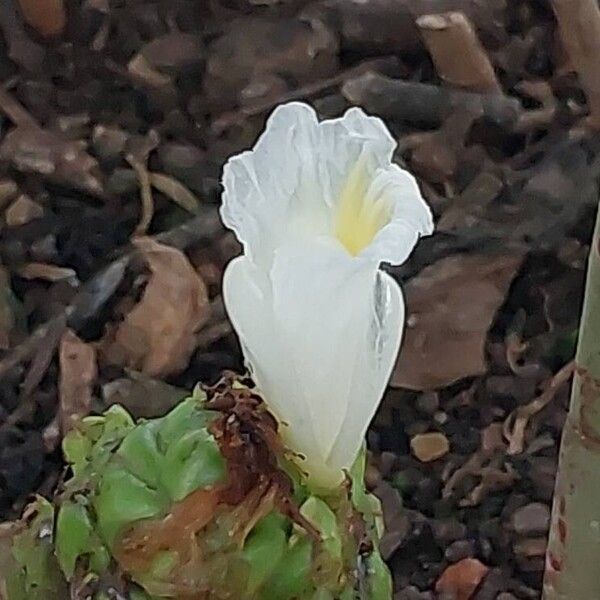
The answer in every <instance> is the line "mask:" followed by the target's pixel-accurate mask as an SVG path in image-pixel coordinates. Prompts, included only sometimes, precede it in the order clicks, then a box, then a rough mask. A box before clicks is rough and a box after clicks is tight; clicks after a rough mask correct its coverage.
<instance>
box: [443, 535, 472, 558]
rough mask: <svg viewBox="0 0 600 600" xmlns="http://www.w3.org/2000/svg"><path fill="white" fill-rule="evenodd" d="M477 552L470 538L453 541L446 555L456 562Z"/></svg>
mask: <svg viewBox="0 0 600 600" xmlns="http://www.w3.org/2000/svg"><path fill="white" fill-rule="evenodd" d="M474 554H475V546H474V544H473V542H472V541H470V540H458V541H456V542H452V544H450V545H449V546H448V547H447V548H446V552H445V553H444V556H445V557H446V560H447V561H448V562H451V563H456V562H458V561H459V560H463V558H470V557H472V556H473V555H474Z"/></svg>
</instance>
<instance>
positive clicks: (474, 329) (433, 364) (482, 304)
mask: <svg viewBox="0 0 600 600" xmlns="http://www.w3.org/2000/svg"><path fill="white" fill-rule="evenodd" d="M522 260H523V255H522V254H520V253H513V254H502V255H496V256H494V255H489V256H488V255H467V254H459V255H455V256H450V257H447V258H443V259H441V260H439V261H438V262H436V263H434V264H433V265H431V266H429V267H427V268H425V269H423V271H421V273H419V274H418V275H417V276H416V277H415V278H413V279H411V280H410V281H409V282H408V284H407V285H406V288H405V289H406V298H407V306H408V308H407V315H408V319H407V323H406V333H405V340H404V344H403V347H402V350H401V353H400V357H399V360H398V363H397V365H396V369H395V371H394V373H393V375H392V385H394V386H397V387H404V388H409V389H413V390H433V389H436V388H438V387H443V386H446V385H450V384H451V383H454V382H456V381H458V380H460V379H463V378H465V377H470V376H474V375H481V374H483V373H485V371H486V368H487V365H486V359H485V342H486V338H487V333H488V330H489V328H490V326H491V325H492V322H493V320H494V317H495V315H496V311H497V310H498V308H499V307H500V305H501V304H502V302H504V299H505V296H506V292H507V290H508V288H509V286H510V283H511V281H512V279H513V277H514V276H515V274H516V272H517V270H518V269H519V266H520V264H521V262H522Z"/></svg>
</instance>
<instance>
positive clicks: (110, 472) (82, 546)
mask: <svg viewBox="0 0 600 600" xmlns="http://www.w3.org/2000/svg"><path fill="white" fill-rule="evenodd" d="M232 389H234V390H236V391H239V390H240V389H241V388H240V385H239V383H238V384H236V385H235V386H234V388H232ZM242 391H245V392H249V390H245V389H242ZM257 414H258V413H257ZM263 414H264V411H263ZM217 419H220V421H217ZM217 422H219V423H227V422H229V419H228V415H227V414H224V413H220V412H215V411H210V410H207V409H206V407H205V396H204V394H202V393H196V394H195V395H194V396H192V397H191V398H189V399H187V400H185V401H184V402H182V403H181V404H180V405H179V406H178V407H177V408H175V409H174V410H173V411H171V412H170V413H169V414H167V415H166V416H165V417H162V418H160V419H154V420H150V421H140V422H138V423H135V422H134V420H133V419H132V418H131V417H130V415H129V414H128V413H127V412H126V411H125V410H124V409H123V408H121V407H119V406H114V407H111V408H110V409H109V410H107V411H106V413H105V414H104V415H102V416H97V417H89V418H87V419H84V420H83V422H82V423H81V425H80V427H79V428H78V429H77V430H76V431H73V432H72V433H70V434H69V435H68V436H67V438H66V439H65V440H64V453H65V456H66V458H67V461H68V462H69V463H70V465H71V473H72V476H71V478H70V479H69V480H68V481H67V482H66V484H65V487H64V491H63V492H62V493H61V495H60V497H59V498H58V499H57V503H56V504H57V508H56V509H54V508H53V506H52V505H50V504H48V503H47V502H45V501H41V500H40V501H38V503H37V505H36V508H35V512H34V517H33V518H30V519H29V524H28V526H27V528H26V529H25V530H24V531H23V532H22V533H20V534H19V535H18V536H16V538H15V539H14V542H13V546H12V555H13V558H14V562H15V569H14V576H13V577H11V578H10V581H9V582H8V584H9V585H8V589H9V598H8V600H25V599H26V598H27V599H30V598H31V599H33V600H38V599H39V600H42V599H49V598H53V599H57V600H59V599H61V598H68V597H69V592H68V591H67V590H68V587H69V585H71V586H72V585H74V584H75V583H77V585H78V586H81V585H82V582H83V584H85V586H87V587H86V588H85V589H86V593H87V590H90V592H89V595H88V597H93V598H94V600H108V599H109V598H112V597H113V596H111V592H110V586H109V585H108V583H107V582H112V583H111V584H110V585H114V581H115V579H118V580H119V581H120V582H121V585H122V587H123V590H125V592H123V591H122V592H121V593H126V594H128V596H129V598H130V599H131V600H158V599H160V598H173V599H175V600H176V599H180V600H183V599H184V598H186V599H187V598H192V597H193V598H206V599H207V600H212V599H214V600H220V599H231V600H234V599H235V600H354V599H357V598H361V599H364V598H369V600H390V598H391V594H392V591H391V581H390V576H389V572H388V571H387V568H386V567H385V565H384V563H383V561H382V560H381V557H380V556H379V554H378V553H377V551H376V550H373V551H370V548H371V547H373V542H376V539H377V535H378V533H377V530H378V527H377V520H378V515H379V514H380V507H379V505H378V503H377V502H376V501H375V499H374V498H373V497H372V496H371V495H369V494H367V493H366V491H365V489H364V485H363V483H362V481H363V475H364V462H365V458H364V452H363V453H362V454H361V457H360V459H359V460H358V461H357V464H356V465H355V466H354V468H353V470H352V473H351V474H350V477H351V479H352V486H351V488H350V491H348V488H347V487H346V486H342V487H341V488H340V490H339V492H338V493H336V494H333V495H330V496H327V497H318V496H316V495H314V494H311V493H310V491H309V490H308V489H307V488H306V487H304V486H303V485H302V484H301V483H300V478H298V477H297V473H293V472H292V471H291V470H290V469H292V467H290V466H289V465H287V463H286V461H285V459H284V458H283V457H282V456H277V457H275V456H273V457H272V460H271V462H270V464H272V465H275V466H274V467H272V468H275V469H277V466H276V465H277V464H279V465H282V468H284V469H288V470H290V472H289V477H288V476H287V475H285V474H283V473H280V476H281V477H279V479H278V481H281V480H282V478H283V480H286V481H288V482H289V485H288V488H286V489H287V492H286V493H287V494H288V496H287V500H286V502H289V505H290V506H293V505H296V508H295V509H293V510H292V509H284V508H282V506H283V505H284V504H285V503H282V502H278V501H277V500H276V498H277V497H278V496H277V493H279V492H278V490H280V489H283V488H281V487H277V485H275V484H273V483H272V481H275V480H274V479H272V478H273V471H272V470H271V472H270V473H268V474H267V475H265V477H264V481H260V482H259V481H258V480H259V479H260V477H257V481H256V482H254V480H252V481H251V486H254V487H252V489H251V490H250V491H249V492H248V491H245V492H244V495H243V496H240V498H238V499H236V500H232V499H231V498H232V496H231V495H228V490H230V489H231V484H232V480H235V479H236V476H237V475H236V472H235V469H234V467H235V465H234V464H233V463H231V462H228V461H231V458H229V459H226V458H225V456H224V454H225V455H227V456H229V454H227V453H226V452H225V453H224V452H223V447H222V445H221V444H222V443H223V442H222V440H221V441H219V442H218V441H217V439H216V438H215V435H217V434H215V435H213V432H214V431H215V429H214V425H215V423H217ZM244 436H249V437H248V440H250V437H251V436H250V434H247V433H245V434H244ZM244 436H242V437H241V438H240V440H242V441H241V442H240V443H242V444H243V443H245V442H244V440H245V437H244ZM217 438H219V435H217ZM238 441H239V440H238ZM247 443H248V444H250V441H248V442H247ZM243 451H244V448H242V452H243ZM250 451H251V448H250V447H249V448H248V452H250ZM269 452H270V451H269ZM240 476H243V473H240ZM276 479H277V478H276ZM269 482H271V483H269ZM290 486H291V487H290ZM284 487H285V486H284ZM282 511H283V512H282ZM294 511H295V512H294ZM55 513H56V514H55ZM357 519H358V520H359V521H362V523H363V524H362V526H361V527H359V529H361V530H364V532H366V537H365V538H364V539H360V540H359V539H357V538H356V533H355V532H356V522H357ZM123 573H124V575H125V576H124V577H123V576H120V577H117V574H123Z"/></svg>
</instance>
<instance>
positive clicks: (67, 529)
mask: <svg viewBox="0 0 600 600" xmlns="http://www.w3.org/2000/svg"><path fill="white" fill-rule="evenodd" d="M55 552H56V557H57V558H58V562H59V564H60V567H61V569H62V571H63V573H64V574H65V576H66V577H67V579H70V578H71V577H72V576H73V574H74V573H75V567H76V566H77V560H78V558H79V557H81V556H85V555H88V556H89V557H90V558H89V566H90V568H91V569H92V570H93V571H94V572H95V573H101V572H102V571H103V570H104V569H106V568H107V567H108V564H109V562H110V556H109V554H108V552H107V550H106V548H105V547H104V545H103V544H102V542H101V541H100V540H99V539H98V536H97V535H96V533H95V531H94V527H93V525H92V522H91V520H90V517H89V515H88V512H87V510H86V508H85V506H82V505H81V504H78V503H76V502H69V503H66V504H64V505H63V506H61V508H60V510H59V512H58V518H57V520H56V536H55Z"/></svg>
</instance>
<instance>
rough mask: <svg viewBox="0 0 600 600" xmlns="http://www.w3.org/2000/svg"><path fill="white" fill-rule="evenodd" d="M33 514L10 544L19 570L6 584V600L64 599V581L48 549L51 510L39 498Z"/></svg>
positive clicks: (52, 554)
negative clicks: (8, 592) (7, 596)
mask: <svg viewBox="0 0 600 600" xmlns="http://www.w3.org/2000/svg"><path fill="white" fill-rule="evenodd" d="M34 510H35V511H36V512H37V514H36V515H35V517H34V518H33V519H32V520H31V522H30V523H29V524H28V526H27V528H26V529H25V530H24V531H23V532H22V533H20V534H19V535H16V536H15V538H14V540H13V544H12V555H13V557H14V559H15V561H16V562H17V564H18V567H19V570H18V571H16V572H15V573H14V574H13V577H11V578H10V580H9V581H8V582H7V585H8V587H9V588H10V589H11V590H12V591H13V595H11V596H10V600H13V597H14V598H16V600H21V598H23V600H48V599H49V598H65V597H67V596H66V584H65V580H64V578H63V577H62V574H61V572H60V568H59V565H58V562H57V560H56V557H55V556H54V553H53V548H52V534H53V523H54V508H53V507H52V505H51V504H50V503H49V502H47V501H46V500H44V499H43V498H39V499H38V500H37V502H36V503H35V508H34ZM21 594H23V595H21Z"/></svg>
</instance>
